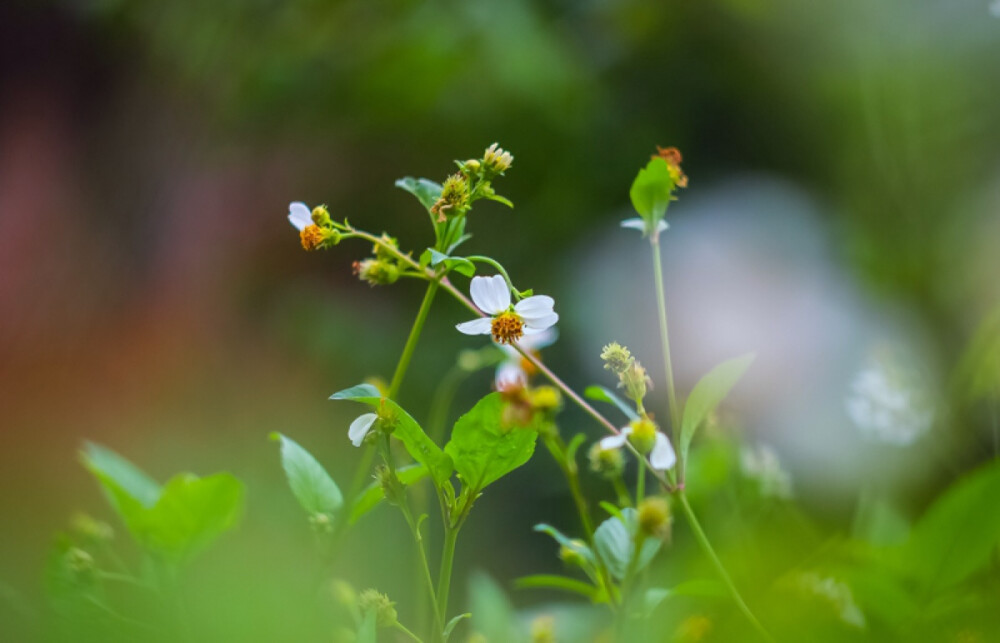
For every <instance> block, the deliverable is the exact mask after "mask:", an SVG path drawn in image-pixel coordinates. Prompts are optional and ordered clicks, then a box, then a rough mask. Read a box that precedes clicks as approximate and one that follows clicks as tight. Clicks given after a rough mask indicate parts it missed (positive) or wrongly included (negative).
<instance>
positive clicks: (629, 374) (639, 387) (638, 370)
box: [618, 360, 652, 402]
mask: <svg viewBox="0 0 1000 643" xmlns="http://www.w3.org/2000/svg"><path fill="white" fill-rule="evenodd" d="M618 379H619V380H620V381H619V386H621V387H622V388H624V389H625V394H626V395H628V397H629V399H631V400H634V401H635V402H642V399H643V398H644V397H646V390H647V387H648V386H649V385H650V384H652V382H651V380H650V379H649V375H647V374H646V369H645V368H643V367H642V364H640V363H639V362H637V361H635V360H633V361H632V364H631V365H630V366H629V367H628V368H627V369H626V370H625V371H624V372H622V373H619V375H618Z"/></svg>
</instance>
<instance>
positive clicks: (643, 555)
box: [594, 507, 662, 580]
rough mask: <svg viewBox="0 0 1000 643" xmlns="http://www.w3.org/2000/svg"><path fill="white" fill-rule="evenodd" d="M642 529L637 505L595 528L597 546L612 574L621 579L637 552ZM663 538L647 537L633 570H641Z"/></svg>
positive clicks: (600, 555)
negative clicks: (638, 535) (639, 532)
mask: <svg viewBox="0 0 1000 643" xmlns="http://www.w3.org/2000/svg"><path fill="white" fill-rule="evenodd" d="M638 531H639V518H638V514H637V513H636V511H635V509H633V508H632V507H627V508H625V509H623V510H622V512H621V518H618V517H612V518H608V519H607V520H605V521H604V522H602V523H601V524H600V525H599V526H598V527H597V530H596V531H595V532H594V548H595V549H596V550H597V555H598V557H600V559H601V560H602V561H603V562H604V565H605V566H606V567H607V568H608V571H610V572H611V575H612V576H614V577H615V578H616V579H618V580H622V579H623V578H625V574H627V573H628V571H629V566H630V564H631V563H632V558H633V557H634V556H635V553H636V552H635V540H636V534H637V533H638ZM661 544H662V542H661V541H660V540H659V539H656V538H646V539H645V540H644V541H643V543H642V548H641V549H640V550H639V554H638V559H637V560H636V561H635V564H634V565H632V571H633V572H638V571H641V570H642V569H643V568H644V567H646V565H648V564H649V563H650V561H652V560H653V557H654V556H655V555H656V552H658V551H659V550H660V545H661Z"/></svg>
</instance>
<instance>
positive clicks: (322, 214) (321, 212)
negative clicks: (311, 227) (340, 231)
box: [312, 205, 333, 228]
mask: <svg viewBox="0 0 1000 643" xmlns="http://www.w3.org/2000/svg"><path fill="white" fill-rule="evenodd" d="M312 221H313V223H315V224H316V225H318V226H320V227H321V228H329V227H330V226H332V225H333V221H332V220H331V219H330V212H329V210H327V209H326V206H325V205H317V206H316V207H315V208H313V211H312Z"/></svg>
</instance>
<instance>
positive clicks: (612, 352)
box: [601, 342, 635, 375]
mask: <svg viewBox="0 0 1000 643" xmlns="http://www.w3.org/2000/svg"><path fill="white" fill-rule="evenodd" d="M601 359H602V360H604V368H606V369H607V370H609V371H612V372H614V373H618V374H619V375H620V374H622V373H624V372H625V371H627V370H628V369H629V368H631V367H632V362H634V361H635V358H634V357H632V354H631V353H629V352H628V349H627V348H625V347H624V346H622V345H621V344H619V343H618V342H611V343H610V344H608V345H607V346H605V347H604V350H603V351H601Z"/></svg>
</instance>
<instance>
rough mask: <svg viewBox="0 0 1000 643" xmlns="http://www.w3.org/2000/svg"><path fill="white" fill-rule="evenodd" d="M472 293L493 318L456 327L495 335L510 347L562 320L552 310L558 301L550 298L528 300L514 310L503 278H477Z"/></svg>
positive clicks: (529, 298) (479, 305) (481, 318)
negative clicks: (511, 344)
mask: <svg viewBox="0 0 1000 643" xmlns="http://www.w3.org/2000/svg"><path fill="white" fill-rule="evenodd" d="M469 292H470V294H471V295H472V301H473V302H474V303H475V304H476V307H477V308H479V310H481V311H483V312H484V313H486V314H487V315H489V316H488V317H480V318H479V319H473V320H472V321H467V322H463V323H461V324H458V325H457V326H455V328H457V329H458V330H459V332H461V333H465V334H466V335H493V340H494V341H496V342H498V343H500V344H510V343H512V342H515V341H517V340H519V339H521V337H524V336H526V335H529V336H530V335H535V334H537V333H541V332H542V331H544V330H547V329H549V328H551V327H552V326H553V325H555V323H556V322H557V321H559V315H557V314H556V313H555V312H554V311H553V310H552V307H553V306H554V305H555V302H554V301H553V300H552V297H548V296H546V295H533V296H531V297H525V298H524V299H522V300H521V301H519V302H517V304H516V305H515V306H514V307H513V309H512V308H511V305H510V288H508V287H507V281H506V280H505V279H504V278H503V277H502V276H501V275H493V276H492V277H473V278H472V283H471V284H470V286H469Z"/></svg>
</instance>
